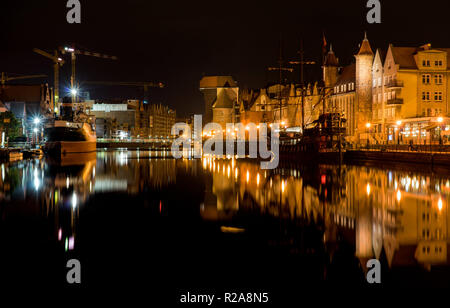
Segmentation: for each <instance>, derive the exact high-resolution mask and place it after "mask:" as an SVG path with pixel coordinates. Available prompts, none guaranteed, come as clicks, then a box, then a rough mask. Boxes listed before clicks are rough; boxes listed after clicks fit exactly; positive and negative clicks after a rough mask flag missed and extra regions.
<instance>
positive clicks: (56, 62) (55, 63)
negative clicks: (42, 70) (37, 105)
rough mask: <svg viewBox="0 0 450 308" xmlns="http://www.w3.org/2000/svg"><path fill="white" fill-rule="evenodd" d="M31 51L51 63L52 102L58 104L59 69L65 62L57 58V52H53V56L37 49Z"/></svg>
mask: <svg viewBox="0 0 450 308" xmlns="http://www.w3.org/2000/svg"><path fill="white" fill-rule="evenodd" d="M33 51H34V52H35V53H37V54H40V55H41V56H44V57H46V58H48V59H50V60H52V61H53V70H54V72H53V73H54V78H55V81H54V85H53V87H54V102H55V105H56V104H57V103H58V102H59V68H60V67H61V66H63V65H64V63H65V61H64V60H63V59H62V58H61V57H60V56H59V54H58V50H55V53H54V55H52V54H50V53H48V52H46V51H43V50H41V49H38V48H33Z"/></svg>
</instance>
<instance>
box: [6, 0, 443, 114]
mask: <svg viewBox="0 0 450 308" xmlns="http://www.w3.org/2000/svg"><path fill="white" fill-rule="evenodd" d="M80 2H81V9H82V16H81V25H76V24H68V23H67V22H66V14H67V11H68V10H69V9H67V8H66V1H65V0H53V1H45V0H39V1H37V0H29V1H23V0H2V1H1V2H0V24H1V30H0V40H1V41H0V42H1V43H0V71H4V72H9V73H16V74H47V75H48V76H49V82H50V83H53V82H52V80H53V66H52V63H51V61H50V60H48V59H46V58H44V57H42V56H40V55H37V54H34V53H33V52H32V48H33V47H37V48H40V49H44V50H46V51H52V50H54V49H55V48H56V47H58V46H63V45H65V44H69V43H75V44H76V46H78V47H79V48H80V49H84V50H88V51H95V52H101V53H105V54H109V55H115V56H117V57H119V61H111V60H104V59H97V58H91V57H86V56H80V57H79V58H78V63H77V80H78V81H79V82H81V81H83V80H91V81H161V82H163V83H165V84H166V85H167V88H166V89H162V90H161V89H152V90H151V92H150V101H151V102H154V103H159V102H161V103H164V104H168V105H169V106H171V107H172V108H175V109H176V110H177V113H178V114H179V115H188V114H189V113H194V112H196V113H199V112H202V110H203V101H202V97H201V95H200V93H199V91H198V83H199V80H200V79H201V77H202V76H203V75H222V74H226V75H232V76H234V77H235V79H236V80H237V81H238V82H239V85H240V87H252V88H259V87H262V86H264V85H266V84H267V83H269V82H273V81H276V80H277V78H278V77H277V74H276V73H268V72H267V67H268V66H274V65H276V62H277V58H278V54H279V46H280V43H279V42H280V36H281V38H282V40H281V41H282V46H283V55H284V57H285V58H286V59H288V60H291V59H295V57H296V51H297V50H298V49H299V45H300V38H303V41H304V48H305V57H306V59H313V60H316V61H319V60H320V58H321V49H322V33H323V32H324V33H325V35H326V38H327V41H328V42H329V43H332V44H333V49H334V50H335V52H336V54H337V56H338V57H339V59H340V61H341V64H349V63H350V62H351V61H352V59H353V58H352V55H353V54H354V53H355V52H356V50H357V47H358V44H359V43H360V42H361V40H362V38H363V35H364V31H367V32H368V37H369V40H370V42H371V44H372V48H384V49H386V48H387V46H388V44H389V43H393V44H394V45H405V46H419V45H422V44H425V43H432V44H433V46H435V47H450V36H449V34H448V30H449V29H450V18H448V11H449V10H448V8H447V6H448V1H447V0H441V1H436V0H428V1H422V2H420V5H419V4H418V3H417V1H398V0H396V1H392V0H391V1H386V0H381V1H380V2H381V4H382V24H379V25H369V24H368V23H367V22H366V14H367V11H368V9H367V8H366V3H367V1H366V0H359V1H324V0H315V1H310V2H307V1H300V0H299V1H295V2H293V1H289V2H285V1H280V0H277V1H251V2H250V1H243V0H241V1H236V2H233V1H208V2H198V1H153V0H151V1H149V0H147V1H137V0H127V1H111V0H109V1H106V0H89V1H87V0H81V1H80ZM67 60H69V59H68V58H67ZM67 62H68V64H66V65H65V66H64V67H63V70H62V73H61V74H62V76H61V80H60V83H61V86H63V85H66V86H68V85H69V80H70V79H69V77H70V64H69V62H70V61H67ZM319 72H320V66H319V65H317V66H315V67H312V68H309V69H308V70H307V71H306V78H307V79H308V80H314V79H316V78H317V77H318V76H319ZM298 75H299V74H298V71H296V72H294V73H293V74H290V75H287V76H286V78H288V79H289V80H292V81H298ZM32 82H35V83H36V82H38V80H33V81H32ZM83 90H87V91H90V93H91V98H93V99H100V98H142V95H143V93H142V90H139V89H138V88H123V87H117V88H111V87H103V86H83Z"/></svg>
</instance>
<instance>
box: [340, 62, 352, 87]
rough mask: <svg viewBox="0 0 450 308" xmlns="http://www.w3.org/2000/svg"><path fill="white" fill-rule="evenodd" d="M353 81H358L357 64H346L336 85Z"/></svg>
mask: <svg viewBox="0 0 450 308" xmlns="http://www.w3.org/2000/svg"><path fill="white" fill-rule="evenodd" d="M351 82H356V64H355V63H352V64H350V65H348V66H345V67H344V68H343V69H342V72H341V74H340V76H339V78H338V81H337V83H336V85H341V84H348V83H351Z"/></svg>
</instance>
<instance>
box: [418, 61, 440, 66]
mask: <svg viewBox="0 0 450 308" xmlns="http://www.w3.org/2000/svg"><path fill="white" fill-rule="evenodd" d="M422 66H425V67H431V61H430V60H423V61H422ZM434 66H437V67H442V66H444V61H442V60H436V61H434Z"/></svg>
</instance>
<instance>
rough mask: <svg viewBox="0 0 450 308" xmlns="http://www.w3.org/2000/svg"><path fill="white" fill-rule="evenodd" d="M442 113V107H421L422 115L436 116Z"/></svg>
mask: <svg viewBox="0 0 450 308" xmlns="http://www.w3.org/2000/svg"><path fill="white" fill-rule="evenodd" d="M440 115H442V109H437V108H435V109H433V108H427V110H425V108H424V109H422V116H424V117H437V116H440Z"/></svg>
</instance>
